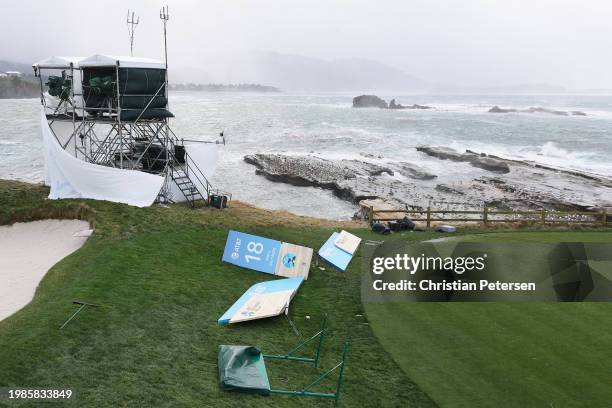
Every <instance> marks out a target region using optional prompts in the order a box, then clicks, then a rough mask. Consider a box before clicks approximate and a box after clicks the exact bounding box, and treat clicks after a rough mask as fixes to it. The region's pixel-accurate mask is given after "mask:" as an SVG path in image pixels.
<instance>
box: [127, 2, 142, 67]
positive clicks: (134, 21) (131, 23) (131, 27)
mask: <svg viewBox="0 0 612 408" xmlns="http://www.w3.org/2000/svg"><path fill="white" fill-rule="evenodd" d="M139 22H140V17H138V16H136V17H135V16H134V12H133V11H132V15H131V16H130V10H129V9H128V13H127V26H128V34H129V36H130V56H133V55H134V31H136V26H137V25H138V23H139Z"/></svg>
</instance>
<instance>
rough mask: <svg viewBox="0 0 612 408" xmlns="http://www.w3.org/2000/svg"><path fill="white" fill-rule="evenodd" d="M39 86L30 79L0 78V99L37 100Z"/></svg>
mask: <svg viewBox="0 0 612 408" xmlns="http://www.w3.org/2000/svg"><path fill="white" fill-rule="evenodd" d="M38 96H40V85H39V84H38V82H35V81H34V80H32V79H31V78H30V79H29V78H13V77H0V99H22V98H37V97H38Z"/></svg>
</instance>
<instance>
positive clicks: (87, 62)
mask: <svg viewBox="0 0 612 408" xmlns="http://www.w3.org/2000/svg"><path fill="white" fill-rule="evenodd" d="M117 64H118V65H119V67H121V68H157V69H165V68H166V64H165V63H164V62H162V61H159V60H155V59H152V58H143V57H127V56H116V55H102V54H96V55H92V56H91V57H87V58H85V59H83V60H82V61H80V63H79V66H81V67H84V68H86V67H114V66H116V65H117Z"/></svg>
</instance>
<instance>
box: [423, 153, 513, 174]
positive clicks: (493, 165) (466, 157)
mask: <svg viewBox="0 0 612 408" xmlns="http://www.w3.org/2000/svg"><path fill="white" fill-rule="evenodd" d="M416 149H417V151H419V152H423V153H425V154H427V155H428V156H432V157H436V158H438V159H442V160H452V161H456V162H468V163H470V165H472V166H474V167H478V168H481V169H484V170H488V171H492V172H494V173H502V174H503V173H509V172H510V166H509V165H508V163H507V162H505V161H503V160H500V159H498V158H495V157H490V156H487V155H485V154H476V153H474V152H470V151H466V152H465V153H459V152H458V151H456V150H454V149H450V148H448V147H434V146H419V147H417V148H416Z"/></svg>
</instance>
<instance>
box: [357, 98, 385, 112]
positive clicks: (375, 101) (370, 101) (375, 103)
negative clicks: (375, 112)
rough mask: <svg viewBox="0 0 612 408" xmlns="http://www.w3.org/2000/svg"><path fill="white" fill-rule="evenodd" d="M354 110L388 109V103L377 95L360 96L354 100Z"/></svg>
mask: <svg viewBox="0 0 612 408" xmlns="http://www.w3.org/2000/svg"><path fill="white" fill-rule="evenodd" d="M353 108H381V109H387V108H388V106H387V102H386V101H385V100H384V99H381V98H379V97H378V96H376V95H360V96H356V97H354V98H353Z"/></svg>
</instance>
